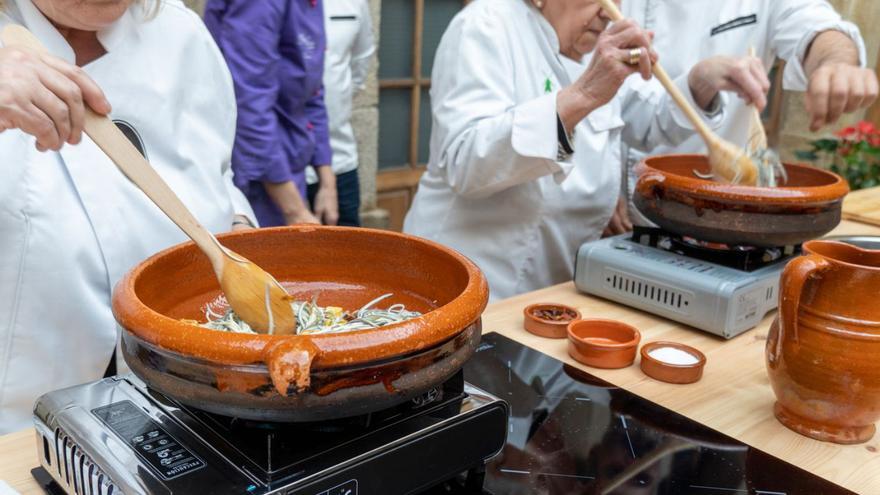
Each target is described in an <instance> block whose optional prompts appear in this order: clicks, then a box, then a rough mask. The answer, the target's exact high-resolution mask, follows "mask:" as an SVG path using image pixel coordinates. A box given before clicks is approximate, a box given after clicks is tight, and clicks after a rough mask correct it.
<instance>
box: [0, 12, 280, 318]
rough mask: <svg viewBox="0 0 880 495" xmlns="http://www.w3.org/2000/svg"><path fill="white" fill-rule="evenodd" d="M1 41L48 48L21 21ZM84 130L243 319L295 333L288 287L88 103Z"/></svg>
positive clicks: (8, 28)
mask: <svg viewBox="0 0 880 495" xmlns="http://www.w3.org/2000/svg"><path fill="white" fill-rule="evenodd" d="M0 40H2V42H3V44H4V45H5V46H18V47H21V48H24V49H28V50H32V51H35V52H45V51H46V50H45V48H44V47H43V46H42V45H41V44H40V41H39V40H38V39H37V38H36V37H34V35H33V34H31V33H30V31H28V30H27V29H25V28H24V27H22V26H17V25H10V26H7V27H6V28H5V29H3V32H2V33H0ZM85 132H86V134H88V135H89V137H91V138H92V141H94V142H95V144H97V145H98V147H99V148H101V150H103V151H104V153H106V154H107V156H108V157H110V159H111V160H112V161H113V163H115V164H116V166H117V167H119V169H120V170H121V171H122V173H123V174H125V176H126V177H128V178H129V179H130V180H131V181H132V182H133V183H134V184H135V185H137V186H138V187H139V188H140V189H141V190H142V191H143V192H144V193H145V194H146V195H147V196H148V197H149V198H150V200H152V201H153V203H155V204H156V206H158V207H159V209H161V210H162V211H163V212H164V213H165V214H166V215H168V218H170V219H171V220H172V221H173V222H174V223H175V224H177V226H178V227H180V229H181V230H183V231H184V233H186V235H188V236H189V237H190V238H191V239H192V240H193V241H194V242H195V243H196V245H197V246H198V247H199V249H201V250H202V251H203V252H204V253H205V255H206V256H207V257H208V259H209V260H210V261H211V266H212V267H213V269H214V273H215V274H216V276H217V279H218V280H219V281H220V288H221V289H222V290H223V292H224V294H225V295H226V299H227V301H228V302H229V305H230V306H231V307H232V309H233V310H234V311H235V312H236V314H238V316H239V317H240V318H241V319H242V320H243V321H245V322H246V323H247V324H248V325H250V326H251V328H253V329H254V331H257V332H260V333H272V334H292V333H294V332H295V330H296V318H295V316H294V314H293V309H292V308H291V305H290V301H289V300H288V295H287V291H285V290H284V287H282V286H281V284H279V283H278V281H277V280H275V279H274V278H273V277H272V276H271V275H269V274H268V273H266V272H265V271H264V270H263V269H261V268H260V267H258V266H257V265H255V264H254V263H252V262H251V261H248V260H247V259H245V258H244V257H242V256H240V255H238V254H236V253H234V252H232V251H230V250H229V249H226V248H225V247H223V246H222V245H221V244H220V243H219V242H218V241H217V238H215V237H214V235H213V234H211V233H210V232H208V230H207V229H205V228H204V227H203V226H202V225H201V224H200V223H199V222H198V220H196V218H195V217H194V216H193V214H192V213H191V212H190V211H189V210H188V209H187V208H186V206H185V205H184V204H183V202H182V201H181V200H180V198H178V197H177V195H176V194H175V193H174V191H172V190H171V188H170V187H168V184H167V183H165V181H164V180H162V178H161V177H160V176H159V174H157V173H156V171H155V170H154V169H153V167H152V166H151V165H150V163H149V162H148V161H147V160H146V159H145V158H144V157H143V155H141V154H140V152H138V150H137V149H136V148H135V147H134V145H132V144H131V142H130V141H129V140H128V139H127V138H126V137H125V135H124V134H122V132H121V131H120V130H119V129H118V128H117V127H116V125H115V124H114V123H113V122H112V121H111V120H110V119H109V118H107V117H105V116H102V115H99V114H97V113H95V112H93V111H92V110H91V109H89V108H86V118H85Z"/></svg>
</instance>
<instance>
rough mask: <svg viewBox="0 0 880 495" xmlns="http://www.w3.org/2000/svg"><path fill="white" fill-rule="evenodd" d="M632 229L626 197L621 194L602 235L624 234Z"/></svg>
mask: <svg viewBox="0 0 880 495" xmlns="http://www.w3.org/2000/svg"><path fill="white" fill-rule="evenodd" d="M632 229H633V225H632V221H630V219H629V205H628V204H627V201H626V198H625V197H623V196H621V197H620V199H619V200H618V201H617V208H615V209H614V214H613V215H611V220H609V221H608V225H607V226H606V227H605V230H603V231H602V237H611V236H613V235H619V234H625V233H627V232H630V231H631V230H632Z"/></svg>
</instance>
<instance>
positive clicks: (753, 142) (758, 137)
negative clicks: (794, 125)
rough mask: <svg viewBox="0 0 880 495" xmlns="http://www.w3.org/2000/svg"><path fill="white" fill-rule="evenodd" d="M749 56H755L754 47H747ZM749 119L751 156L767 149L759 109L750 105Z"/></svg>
mask: <svg viewBox="0 0 880 495" xmlns="http://www.w3.org/2000/svg"><path fill="white" fill-rule="evenodd" d="M749 56H750V57H754V56H755V47H754V46H750V47H749ZM750 111H751V117H750V118H751V120H750V121H749V142H748V145H747V146H748V147H749V152H750V154H751V155H752V156H754V155H755V154H756V153H758V152H760V151H762V150H766V149H767V131H766V130H764V122H763V121H762V120H761V111H760V110H758V107H756V106H755V105H751V109H750Z"/></svg>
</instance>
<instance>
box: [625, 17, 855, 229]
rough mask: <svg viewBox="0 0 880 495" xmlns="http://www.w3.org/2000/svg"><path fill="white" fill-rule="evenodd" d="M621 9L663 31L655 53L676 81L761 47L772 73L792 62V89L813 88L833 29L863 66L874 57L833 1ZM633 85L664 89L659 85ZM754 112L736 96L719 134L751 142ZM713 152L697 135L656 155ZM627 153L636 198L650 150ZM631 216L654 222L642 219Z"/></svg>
mask: <svg viewBox="0 0 880 495" xmlns="http://www.w3.org/2000/svg"><path fill="white" fill-rule="evenodd" d="M621 8H622V10H623V13H624V15H625V16H626V17H629V18H632V19H635V20H636V21H637V22H638V23H639V24H640V25H642V26H643V27H644V28H645V29H649V30H653V31H654V32H655V37H654V49H655V50H656V51H657V52H658V53H659V55H660V63H661V64H663V67H664V68H665V69H666V71H667V72H668V73H669V75H670V76H671V77H679V76H681V75H683V74H686V73H687V72H688V71H689V70H690V69H691V67H693V66H694V65H696V64H697V62H699V61H700V60H703V59H706V58H709V57H712V56H714V55H731V56H743V55H747V54H748V51H749V47H750V46H753V47H754V48H755V52H756V53H757V55H758V56H759V57H760V58H761V60H763V62H764V66H765V67H767V68H768V70H769V68H770V67H771V66H772V64H773V62H774V60H776V58H777V57H778V58H781V59H783V60H785V61H786V62H787V63H786V65H785V72H784V73H783V87H784V88H785V89H788V90H794V91H805V90H806V89H807V77H806V74H805V72H804V67H803V64H802V62H803V60H804V56H805V55H806V52H807V48H808V47H809V46H810V43H811V42H812V41H813V38H814V37H815V36H816V35H817V34H818V33H820V32H822V31H827V30H830V29H834V30H838V31H841V32H842V33H844V34H847V35H848V36H850V37H851V38H852V39H853V40H854V41H855V42H856V44H857V45H858V49H859V57H860V60H861V61H862V65H863V66H864V63H865V60H866V57H865V45H864V42H863V41H862V37H861V35H860V34H859V29H858V27H856V26H855V25H854V24H852V23H850V22H846V21H843V20H842V19H841V18H840V15H838V13H837V12H835V11H834V8H833V7H831V5H829V4H828V2H827V1H825V0H741V1H737V2H719V1H716V0H623V3H622V5H621ZM633 84H636V85H659V83H658V82H657V81H653V80H652V81H648V82H642V81H634V82H633ZM751 111H752V110H751V109H750V108H749V107H748V106H747V105H746V104H745V102H744V101H743V100H742V99H740V98H731V101H730V105H729V106H728V108H727V117H726V118H725V121H724V123H723V124H722V126H721V127H720V129H719V134H720V135H721V136H723V137H724V138H725V139H727V140H729V141H731V142H733V143H738V144H741V145H745V144H746V143H747V141H748V137H749V136H748V132H749V119H750V113H751ZM705 152H706V146H705V144H704V143H703V140H702V139H700V137H699V136H697V135H694V136H692V137H691V138H689V139H687V140H686V141H685V142H683V143H681V144H679V145H675V146H670V145H660V146H657V147H656V148H655V149H654V150H651V152H650V154H651V155H659V154H666V153H705ZM624 154H625V155H626V161H627V163H628V165H629V167H628V170H629V180H628V182H629V184H628V185H629V190H628V192H629V193H630V197H631V194H632V191H633V189H634V187H635V182H636V179H637V177H636V176H635V173H634V168H635V167H634V165H635V164H636V163H638V162H639V161H640V160H641V159H642V158H643V157H644V156H645V154H646V153H644V152H641V151H639V150H626V149H625V150H624ZM631 212H635V209H634V208H631ZM631 216H633V217H634V219H638V220H639V222H640V223H644V222H646V221H645V220H644V219H643V218H641V215H637V214H634V215H631Z"/></svg>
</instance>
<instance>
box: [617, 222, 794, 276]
mask: <svg viewBox="0 0 880 495" xmlns="http://www.w3.org/2000/svg"><path fill="white" fill-rule="evenodd" d="M631 240H632V242H635V243H636V244H641V245H643V246H649V247H652V248H657V249H661V250H663V251H667V252H670V253H675V254H679V255H682V256H687V257H688V258H691V259H695V260H701V261H708V262H710V263H715V264H718V265H721V266H726V267H728V268H734V269H736V270H742V271H744V272H751V271H755V270H758V269H760V268H764V267H767V266H771V265H773V264H776V263H778V262H779V261H780V260H786V259H788V258H791V257H792V256H795V255H797V254H800V252H801V246H800V245H791V246H778V247H759V246H744V245H728V244H718V243H710V242H705V241H700V240H698V239H694V238H691V237H687V236H682V235H679V234H673V233H671V232H668V231H666V230H663V229H661V228H657V227H641V226H635V227H633V232H632V237H631Z"/></svg>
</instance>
